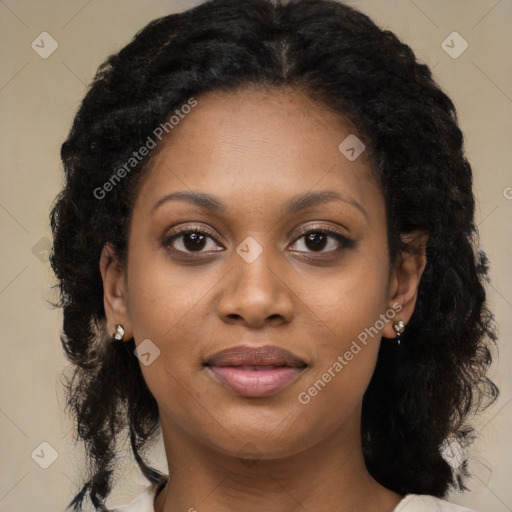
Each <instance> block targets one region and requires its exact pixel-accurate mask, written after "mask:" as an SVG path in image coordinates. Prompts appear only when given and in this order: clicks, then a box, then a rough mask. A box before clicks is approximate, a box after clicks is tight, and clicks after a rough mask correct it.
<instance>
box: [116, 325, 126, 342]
mask: <svg viewBox="0 0 512 512" xmlns="http://www.w3.org/2000/svg"><path fill="white" fill-rule="evenodd" d="M123 336H124V328H123V326H122V325H121V324H118V325H116V332H115V333H114V339H115V340H117V341H124V340H123Z"/></svg>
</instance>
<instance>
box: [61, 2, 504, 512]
mask: <svg viewBox="0 0 512 512" xmlns="http://www.w3.org/2000/svg"><path fill="white" fill-rule="evenodd" d="M62 159H63V162H64V167H65V172H66V183H65V187H64V189H63V190H62V192H61V193H60V195H59V197H58V198H57V201H56V203H55V205H54V207H53V210H52V213H51V223H52V229H53V234H54V247H53V253H52V257H51V261H52V266H53V269H54V271H55V273H56V275H57V278H58V279H59V283H60V289H61V303H60V306H61V307H62V308H63V310H64V336H63V340H62V341H63V346H64V349H65V351H66V354H67V356H68V358H69V359H70V361H71V362H72V363H73V365H74V368H75V370H74V373H73V376H72V378H71V379H70V380H69V381H68V405H69V407H70V409H71V411H72V412H73V413H74V415H75V417H76V420H77V427H78V437H79V438H81V439H82V440H84V441H85V443H86V447H87V452H88V456H89V459H88V460H89V463H88V476H87V479H86V481H85V483H84V485H83V487H82V489H81V490H80V491H79V492H78V494H77V495H76V496H75V498H74V499H73V501H72V503H71V504H70V507H72V508H73V509H74V510H80V509H81V507H82V504H83V503H84V501H85V500H87V499H89V500H90V501H91V502H92V504H93V506H94V507H95V509H96V510H100V509H101V510H104V506H105V500H106V498H107V497H108V495H109V492H110V490H111V485H112V480H113V477H114V476H115V464H116V455H117V449H118V445H119V443H120V442H122V441H123V439H125V438H126V437H128V438H129V440H130V442H131V447H132V450H133V453H134V456H135V458H136V460H137V463H138V465H139V466H140V468H141V470H142V472H143V474H144V475H145V476H146V477H147V478H148V479H149V481H150V482H151V485H150V486H149V487H148V489H147V490H146V491H145V492H144V493H143V494H142V495H140V496H139V497H137V498H136V499H135V500H134V501H132V502H131V503H130V504H127V505H125V506H123V507H120V508H117V509H116V510H118V511H125V512H126V511H135V510H136V511H138V512H146V511H148V512H150V511H156V512H173V511H177V510H189V511H194V510H198V511H200V512H208V511H230V510H244V511H249V512H251V511H261V510H265V511H279V512H281V511H295V510H307V511H312V512H313V511H325V510H339V511H348V510H365V511H374V512H391V511H395V512H398V511H400V512H414V511H425V510H442V511H455V510H467V509H462V508H460V507H457V506H455V505H451V504H449V503H447V502H446V501H444V500H442V497H443V496H445V495H446V493H447V492H448V490H449V488H450V487H451V486H455V487H458V488H459V489H463V488H464V485H463V484H464V480H465V478H466V477H467V468H466V466H467V464H466V462H465V461H464V458H463V457H462V458H460V460H457V457H456V456H454V453H455V452H454V448H458V450H459V451H460V452H462V453H464V447H466V446H467V445H468V444H469V442H470V440H471V432H472V431H471V428H470V426H469V425H468V424H467V422H466V419H467V417H468V415H469V414H470V413H472V412H474V411H478V410H480V409H481V408H483V407H485V406H486V405H487V404H488V403H490V402H492V401H493V399H495V398H496V396H497V389H496V387H495V386H494V384H493V383H492V382H490V381H489V380H488V378H487V377H486V371H487V369H488V367H489V365H490V363H491V357H490V352H489V348H488V346H489V343H490V342H492V341H494V340H495V335H494V328H493V322H492V315H491V314H490V313H489V311H488V309H487V307H486V304H485V292H484V288H483V285H482V280H483V279H484V278H485V275H486V272H487V267H486V260H485V256H484V255H483V254H482V253H479V252H478V251H476V249H475V248H474V242H475V224H474V197H473V193H472V173H471V167H470V165H469V163H468V162H467V160H466V159H465V156H464V150H463V137H462V133H461V131H460V129H459V128H458V126H457V122H456V114H455V108H454V106H453V103H452V102H451V100H450V99H449V98H448V97H447V96H446V95H445V94H444V93H443V92H442V91H441V90H440V88H439V86H438V85H437V84H436V83H435V82H434V80H433V79H432V76H431V73H430V71H429V69H428V67H427V66H425V65H423V64H420V63H418V62H417V61H416V59H415V56H414V54H413V52H412V51H411V49H410V48H409V47H408V46H406V45H405V44H403V43H401V42H400V41H399V40H398V39H397V38H396V36H394V35H393V34H392V33H390V32H388V31H383V30H381V29H379V28H378V27H377V26H375V24H374V23H373V22H372V21H371V20H369V19H368V18H367V17H366V16H365V15H363V14H361V13H359V12H358V11H355V10H353V9H352V8H349V7H347V6H345V5H343V4H341V3H339V2H336V1H331V0H303V1H300V0H299V1H292V2H288V3H284V2H283V3H279V2H271V1H270V0H212V1H210V2H206V3H204V4H201V5H199V6H197V7H196V8H194V9H190V10H188V11H185V12H183V13H181V14H174V15H170V16H167V17H164V18H161V19H158V20H155V21H153V22H152V23H150V24H149V25H148V26H147V27H146V28H144V29H143V30H142V31H141V32H139V33H138V34H137V35H136V36H135V38H134V40H133V41H132V42H131V43H130V44H128V45H127V46H126V47H125V48H123V49H122V50H121V51H120V52H119V53H118V54H117V55H113V56H111V57H110V58H109V59H108V60H107V61H106V62H105V63H104V65H102V66H101V67H100V69H99V71H98V73H97V76H96V77H95V79H94V82H93V84H92V86H91V88H90V90H89V91H88V93H87V95H86V96H85V98H84V100H83V102H82V105H81V107H80V109H79V111H78V113H77V115H76V118H75V121H74V123H73V127H72V129H71V132H70V134H69V136H68V138H67V140H66V141H65V142H64V144H63V146H62ZM160 432H161V434H162V436H163V441H164V445H165V451H166V457H167V461H168V473H169V474H168V476H167V475H162V474H160V473H159V472H157V471H156V470H155V469H153V468H151V466H150V463H149V462H148V461H147V460H146V459H145V453H146V450H147V448H148V446H149V445H150V442H151V441H152V440H153V439H154V438H155V436H156V435H157V434H159V433H160Z"/></svg>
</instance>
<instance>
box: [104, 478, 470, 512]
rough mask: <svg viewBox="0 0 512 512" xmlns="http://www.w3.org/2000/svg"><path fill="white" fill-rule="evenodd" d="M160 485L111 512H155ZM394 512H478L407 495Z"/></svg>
mask: <svg viewBox="0 0 512 512" xmlns="http://www.w3.org/2000/svg"><path fill="white" fill-rule="evenodd" d="M158 487H159V486H158V485H150V486H149V487H148V488H147V489H146V490H145V491H144V492H143V493H142V494H139V496H137V497H136V498H135V499H134V500H133V501H130V503H127V504H126V505H122V506H120V507H117V508H115V509H112V510H111V512H155V509H154V507H153V502H154V500H155V497H156V493H157V490H158ZM393 512H476V511H475V510H472V509H469V508H464V507H460V506H459V505H454V504H453V503H448V502H447V501H444V500H440V499H439V498H435V497H434V496H428V495H426V494H407V495H405V496H404V497H403V498H402V501H400V503H399V504H398V505H397V506H396V507H395V508H394V509H393Z"/></svg>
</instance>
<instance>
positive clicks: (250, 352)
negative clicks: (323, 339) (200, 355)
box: [204, 345, 307, 398]
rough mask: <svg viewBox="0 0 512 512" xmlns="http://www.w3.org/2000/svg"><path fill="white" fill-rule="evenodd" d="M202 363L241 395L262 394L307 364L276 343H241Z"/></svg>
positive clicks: (285, 383)
mask: <svg viewBox="0 0 512 512" xmlns="http://www.w3.org/2000/svg"><path fill="white" fill-rule="evenodd" d="M204 366H205V367H206V368H207V370H208V371H209V372H210V374H211V375H212V376H213V377H214V378H215V380H216V381H217V382H219V383H221V384H223V385H224V386H225V387H227V388H228V389H230V390H231V391H233V392H234V393H236V394H237V395H239V396H243V397H253V398H254V397H266V396H271V395H274V394H276V393H277V392H279V391H280V390H281V389H283V388H285V387H286V386H288V385H289V384H291V383H292V382H293V381H294V380H296V379H297V378H298V376H299V375H300V373H301V372H302V371H303V370H304V369H305V368H306V367H307V364H306V363H305V362H304V361H302V360H301V359H299V358H298V357H296V356H294V355H293V354H292V353H291V352H288V351H287V350H285V349H282V348H280V347H276V346H271V345H267V346H262V347H261V346H260V347H250V346H247V345H241V346H238V347H234V348H230V349H226V350H223V351H221V352H218V353H216V354H214V355H213V356H211V357H210V358H209V359H208V360H207V361H206V363H205V364H204Z"/></svg>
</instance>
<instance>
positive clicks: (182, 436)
mask: <svg viewBox="0 0 512 512" xmlns="http://www.w3.org/2000/svg"><path fill="white" fill-rule="evenodd" d="M162 431H163V433H164V444H165V448H166V455H167V460H168V461H169V480H168V483H167V485H166V486H165V488H164V489H163V490H162V491H161V492H160V493H159V495H158V497H157V499H156V501H155V511H156V512H178V511H183V510H187V511H190V512H194V511H199V512H221V511H222V512H226V511H231V510H244V512H260V511H261V510H265V511H266V512H296V511H297V510H308V511H311V512H315V511H324V510H336V511H337V512H349V511H351V512H352V511H356V510H365V511H367V512H391V511H392V510H393V509H394V508H395V507H396V505H397V504H398V502H399V501H400V499H401V496H400V495H398V494H396V493H394V492H392V491H390V490H389V489H386V488H384V487H383V486H381V485H380V484H379V483H378V482H376V481H375V480H374V479H373V478H372V477H371V476H370V474H369V473H368V471H367V469H366V466H365V463H364V459H363V455H362V449H361V441H360V434H359V432H360V427H359V422H358V421H356V422H353V424H352V425H349V426H348V427H346V428H343V429H340V431H338V432H334V433H333V434H332V435H331V436H329V437H327V438H324V440H323V441H322V442H321V443H319V444H316V445H314V446H311V447H309V448H306V449H304V450H302V451H299V452H298V453H293V454H290V455H288V456H286V457H280V458H276V459H264V458H260V459H258V460H256V459H252V460H250V459H240V458H237V457H233V456H232V455H226V454H223V453H221V452H220V451H219V450H215V449H213V448H211V447H209V446H206V445H205V444H203V443H199V442H198V441H197V440H195V439H193V438H192V437H191V436H190V435H189V434H188V433H186V432H183V431H181V430H180V429H179V428H178V427H177V426H176V425H172V424H171V423H167V422H166V421H165V419H162Z"/></svg>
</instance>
